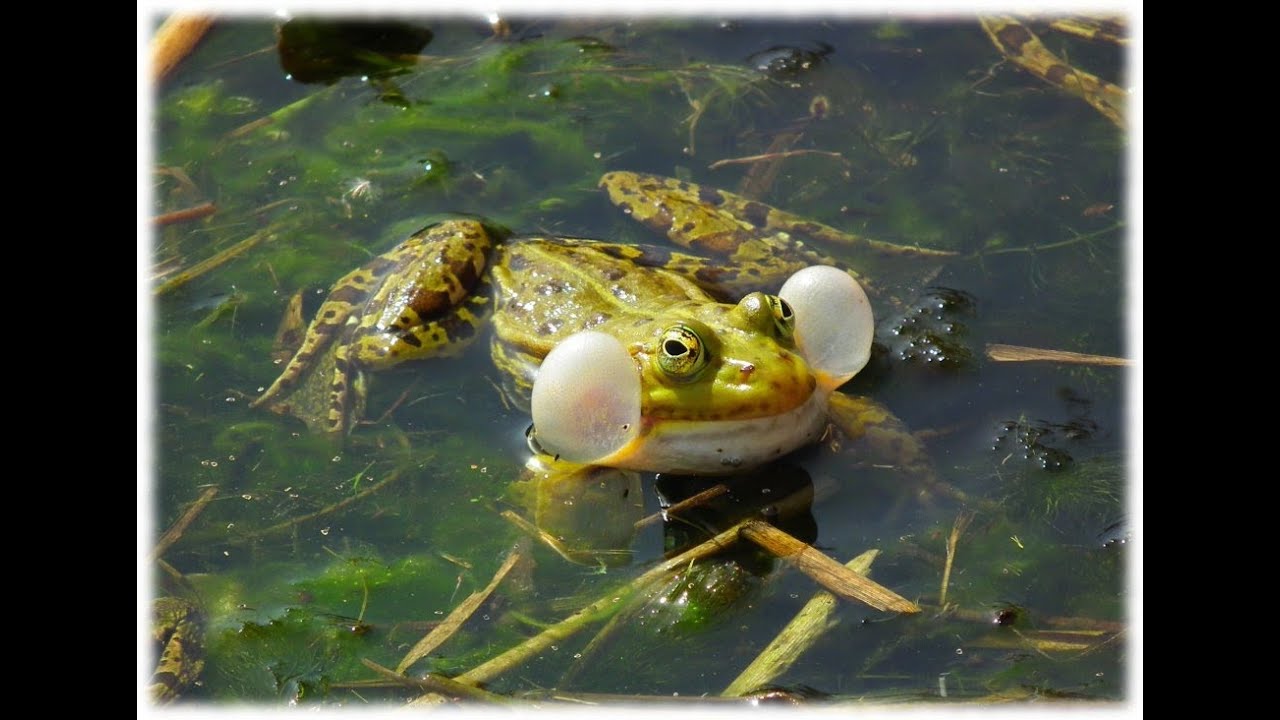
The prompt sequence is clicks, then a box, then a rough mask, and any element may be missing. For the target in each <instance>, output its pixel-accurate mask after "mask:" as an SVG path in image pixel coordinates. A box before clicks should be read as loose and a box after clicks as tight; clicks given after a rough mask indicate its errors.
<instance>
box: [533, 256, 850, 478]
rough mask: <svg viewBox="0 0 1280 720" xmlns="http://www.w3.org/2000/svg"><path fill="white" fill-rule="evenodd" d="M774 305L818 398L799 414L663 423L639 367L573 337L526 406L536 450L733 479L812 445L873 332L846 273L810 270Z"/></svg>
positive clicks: (599, 343) (604, 343)
mask: <svg viewBox="0 0 1280 720" xmlns="http://www.w3.org/2000/svg"><path fill="white" fill-rule="evenodd" d="M779 295H780V296H781V297H782V298H783V299H785V300H786V301H787V302H788V303H790V304H791V305H792V306H793V307H794V310H795V316H796V322H795V336H796V345H797V347H798V349H799V350H800V353H801V354H802V355H803V356H804V358H805V360H806V361H807V362H808V363H809V365H810V367H811V368H812V369H813V372H814V375H815V377H816V378H817V388H816V389H815V390H814V391H813V392H812V393H811V394H810V396H809V397H808V398H807V399H806V400H805V401H804V402H803V403H801V404H800V405H798V406H796V407H794V408H792V409H790V410H787V411H784V412H781V413H778V414H775V415H769V416H765V417H756V418H749V419H743V420H713V421H708V420H687V421H686V420H661V421H648V422H646V421H645V420H644V418H643V417H642V416H641V412H640V406H641V404H640V394H641V387H640V375H639V373H638V372H636V366H635V361H634V360H633V359H632V357H631V354H630V353H628V352H627V349H626V348H625V347H623V345H622V343H621V342H620V341H619V340H618V339H616V338H614V337H613V336H612V335H607V334H605V333H601V332H595V331H585V332H580V333H576V334H574V335H571V336H570V337H568V338H567V339H565V340H564V341H563V342H561V343H560V344H559V345H557V346H556V347H555V348H554V349H552V351H551V352H550V353H548V354H547V357H546V358H545V359H544V360H543V362H542V366H541V367H540V368H539V370H538V379H537V381H536V382H535V383H534V385H533V395H532V398H531V401H532V402H531V405H532V409H533V423H534V427H535V428H536V433H537V435H536V440H537V442H538V444H539V445H540V446H541V447H542V448H543V449H544V450H545V451H546V452H548V453H550V454H552V455H555V456H557V457H559V458H563V459H565V460H569V461H571V462H577V463H584V464H590V465H603V466H607V467H618V468H625V469H631V470H645V471H652V472H689V473H731V472H734V471H736V470H740V469H748V468H751V467H754V466H756V465H760V464H762V463H764V462H768V461H769V460H772V459H774V458H778V457H781V456H783V455H785V454H787V453H788V452H790V451H792V450H794V449H796V448H798V447H800V446H802V445H805V444H807V443H810V442H813V441H814V440H816V439H817V438H818V435H819V433H820V432H821V430H822V427H823V424H824V420H825V418H826V410H827V400H828V398H829V397H830V395H831V393H832V392H833V391H834V390H835V389H836V388H837V387H839V386H840V385H842V384H843V383H844V382H845V381H847V380H848V379H849V378H851V377H853V376H854V375H855V374H856V373H857V372H858V371H859V370H861V369H862V367H863V366H864V365H866V362H867V359H868V358H869V357H870V354H871V337H872V335H873V333H874V322H873V320H872V317H871V310H870V305H869V303H868V302H867V297H866V294H865V293H863V291H862V288H861V287H860V286H859V285H858V284H857V282H856V281H854V280H853V278H851V277H850V276H849V275H848V274H847V273H845V272H843V271H840V270H837V269H835V268H830V267H811V268H806V269H804V270H801V271H800V272H798V273H796V274H795V275H793V276H792V277H791V278H790V279H789V280H788V281H787V283H786V284H785V285H783V287H782V290H781V291H780V292H779Z"/></svg>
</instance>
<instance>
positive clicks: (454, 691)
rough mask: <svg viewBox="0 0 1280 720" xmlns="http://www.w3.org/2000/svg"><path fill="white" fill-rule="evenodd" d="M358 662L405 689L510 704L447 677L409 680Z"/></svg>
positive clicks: (366, 660) (372, 663)
mask: <svg viewBox="0 0 1280 720" xmlns="http://www.w3.org/2000/svg"><path fill="white" fill-rule="evenodd" d="M360 662H361V663H363V664H364V666H365V667H367V668H369V669H370V670H372V671H374V672H376V673H378V674H379V675H381V676H382V677H384V678H386V679H387V680H390V681H391V682H394V683H396V684H398V685H403V686H405V687H411V688H417V689H418V690H427V691H429V692H432V693H438V694H440V695H446V696H449V697H453V698H459V699H462V700H476V701H478V702H483V703H490V704H495V705H510V704H511V700H509V699H507V698H505V697H503V696H501V695H498V694H496V693H491V692H489V691H488V690H481V689H480V688H477V687H472V686H470V685H463V684H462V683H460V682H456V681H454V680H450V679H449V678H447V677H442V676H440V675H435V674H433V673H427V674H426V675H423V676H422V677H420V678H411V677H409V676H407V675H402V674H400V673H398V672H396V671H395V670H392V669H390V668H386V667H383V666H381V665H379V664H378V663H376V662H374V661H372V660H370V659H369V658H362V659H361V660H360Z"/></svg>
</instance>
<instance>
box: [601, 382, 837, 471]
mask: <svg viewBox="0 0 1280 720" xmlns="http://www.w3.org/2000/svg"><path fill="white" fill-rule="evenodd" d="M829 397H830V394H829V393H827V392H826V391H824V390H822V389H817V390H815V391H814V392H813V393H812V394H811V395H810V396H809V399H808V400H806V401H805V402H804V403H802V404H801V405H799V406H797V407H795V408H793V409H791V410H788V411H786V412H782V413H778V414H777V415H769V416H766V417H759V418H751V419H749V420H716V421H681V420H674V421H673V420H664V421H662V422H660V423H655V424H652V425H649V426H647V427H645V428H643V429H642V431H641V433H640V434H639V435H638V436H637V437H635V438H633V439H631V440H630V441H628V442H627V443H626V444H625V445H623V446H622V447H620V448H618V449H617V450H615V451H614V452H612V453H610V454H609V455H606V456H604V457H602V458H598V459H597V460H595V461H594V463H593V464H597V465H605V466H608V467H617V468H625V469H629V470H649V471H656V472H670V473H690V474H698V475H717V474H726V473H733V472H738V471H742V470H749V469H751V468H753V467H756V466H759V465H763V464H764V463H767V462H770V461H772V460H776V459H778V458H780V457H782V456H784V455H786V454H787V453H789V452H791V451H792V450H795V449H796V448H799V447H803V446H805V445H809V444H811V443H813V442H816V441H817V440H818V438H819V437H821V435H822V432H823V429H824V428H825V426H826V417H827V399H828V398H829Z"/></svg>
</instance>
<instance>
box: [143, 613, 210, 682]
mask: <svg viewBox="0 0 1280 720" xmlns="http://www.w3.org/2000/svg"><path fill="white" fill-rule="evenodd" d="M151 612H152V626H151V638H152V640H153V641H154V642H155V647H156V669H155V672H154V673H153V674H152V676H151V685H150V687H149V688H148V692H149V693H150V696H151V700H152V702H154V703H157V704H167V703H171V702H173V701H174V700H177V699H178V698H180V697H181V696H182V694H183V693H184V692H186V691H187V690H188V689H189V688H191V687H192V686H193V685H195V684H196V683H197V682H198V680H199V677H200V673H201V671H202V670H204V641H203V632H204V630H203V626H204V615H203V613H202V612H201V610H200V608H199V606H198V605H197V604H196V603H194V602H192V601H191V600H188V599H186V598H182V597H176V596H165V597H158V598H155V599H154V600H153V601H152V606H151Z"/></svg>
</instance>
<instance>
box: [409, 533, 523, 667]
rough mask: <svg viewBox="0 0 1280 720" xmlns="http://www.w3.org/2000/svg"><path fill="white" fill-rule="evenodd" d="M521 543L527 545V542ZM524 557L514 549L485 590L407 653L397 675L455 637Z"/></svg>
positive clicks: (458, 608) (455, 609) (468, 601)
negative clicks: (459, 629)
mask: <svg viewBox="0 0 1280 720" xmlns="http://www.w3.org/2000/svg"><path fill="white" fill-rule="evenodd" d="M520 542H521V543H527V541H525V540H521V541H520ZM522 557H523V555H522V554H521V552H520V549H519V547H515V548H512V549H511V552H509V553H507V559H506V560H505V561H503V563H502V567H500V568H498V571H497V572H496V573H494V574H493V579H492V580H490V581H489V584H488V585H487V586H486V587H485V588H484V589H483V590H480V591H479V592H473V593H471V595H470V596H468V597H467V599H466V600H463V601H462V602H461V603H459V604H458V607H456V608H454V609H453V612H451V613H449V616H448V617H446V618H445V619H444V620H443V621H442V622H441V623H440V624H439V625H437V626H435V628H433V629H432V630H431V632H429V633H427V634H426V635H425V636H424V637H423V638H422V639H421V640H419V641H418V643H417V644H416V645H414V646H413V649H411V650H410V651H409V652H407V653H405V656H404V659H403V660H401V661H400V664H399V665H397V666H396V673H398V674H403V673H404V671H405V670H408V669H409V666H410V665H413V664H414V663H415V662H417V661H418V660H420V659H422V658H423V657H426V656H427V654H428V653H430V652H431V651H432V650H435V649H436V648H437V647H440V645H441V644H442V643H444V641H446V640H448V639H449V638H450V637H453V634H454V633H455V632H457V631H458V628H460V627H462V624H463V623H465V622H466V621H467V619H468V618H470V617H471V616H472V615H473V614H474V613H475V611H476V609H478V608H479V607H480V606H481V605H482V604H484V601H485V600H487V599H488V598H489V595H490V594H491V593H492V592H493V590H494V588H496V587H498V583H500V582H502V579H503V578H505V577H506V576H507V573H508V572H510V571H511V568H513V567H515V564H516V563H517V562H519V561H520V559H521V558H522Z"/></svg>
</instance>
